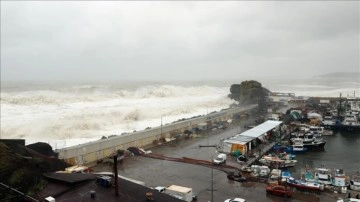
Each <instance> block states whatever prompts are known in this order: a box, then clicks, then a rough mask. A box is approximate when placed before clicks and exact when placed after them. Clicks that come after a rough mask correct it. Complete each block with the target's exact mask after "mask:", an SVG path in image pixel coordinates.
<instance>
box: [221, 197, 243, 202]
mask: <svg viewBox="0 0 360 202" xmlns="http://www.w3.org/2000/svg"><path fill="white" fill-rule="evenodd" d="M224 202H247V201H246V200H245V199H242V198H233V199H226V200H225V201H224Z"/></svg>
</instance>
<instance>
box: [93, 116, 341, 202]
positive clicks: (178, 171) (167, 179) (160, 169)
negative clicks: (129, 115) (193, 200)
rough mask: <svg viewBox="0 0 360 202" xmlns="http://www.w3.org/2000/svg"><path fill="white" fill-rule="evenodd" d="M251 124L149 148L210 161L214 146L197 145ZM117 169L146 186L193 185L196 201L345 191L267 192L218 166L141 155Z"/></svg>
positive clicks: (314, 199) (327, 197) (311, 198)
mask: <svg viewBox="0 0 360 202" xmlns="http://www.w3.org/2000/svg"><path fill="white" fill-rule="evenodd" d="M254 124H255V120H254V118H252V117H250V118H249V119H247V120H246V121H241V123H240V124H233V126H231V127H229V128H228V129H226V130H221V129H216V130H211V131H209V132H208V133H206V134H202V137H199V138H192V139H187V140H182V141H179V142H173V143H172V144H166V145H160V146H156V147H154V148H152V149H151V151H152V152H153V153H156V154H163V155H165V156H170V157H188V158H194V159H201V160H209V161H211V160H212V159H213V157H214V156H216V153H215V148H213V147H199V145H217V144H219V142H220V140H221V139H224V138H227V137H231V136H233V135H236V134H238V133H241V132H243V131H244V130H245V129H244V126H247V125H254ZM226 163H227V164H228V165H234V166H239V164H238V163H237V162H236V161H235V158H231V157H230V156H229V157H228V159H227V162H226ZM239 167H240V166H239ZM93 169H94V171H95V172H100V171H111V170H112V166H111V165H106V164H99V165H97V166H95V167H94V168H93ZM118 172H119V174H120V175H123V176H125V177H129V178H132V179H136V180H140V181H143V182H145V183H146V186H149V187H155V186H170V185H172V184H175V185H180V186H185V187H192V188H193V190H194V192H195V193H197V196H198V201H200V202H203V201H204V202H207V201H214V202H222V201H224V200H225V199H229V198H235V197H240V198H245V199H247V200H248V201H250V202H255V201H257V202H262V201H272V202H280V201H281V202H282V201H293V202H297V201H308V202H318V201H324V202H331V201H336V199H337V198H338V197H344V194H343V195H340V194H331V193H325V192H323V193H321V194H313V193H302V192H296V191H295V192H294V195H293V197H292V198H283V197H279V196H272V195H267V194H266V192H265V188H266V184H264V183H257V182H242V183H240V182H236V181H231V180H228V179H227V177H226V173H225V172H223V171H220V170H217V169H211V168H208V167H204V166H200V165H192V164H186V163H180V162H173V161H165V160H159V159H152V158H146V157H141V156H132V157H127V158H125V159H124V160H123V162H122V163H121V164H119V166H118ZM212 179H213V180H212ZM120 189H121V187H120Z"/></svg>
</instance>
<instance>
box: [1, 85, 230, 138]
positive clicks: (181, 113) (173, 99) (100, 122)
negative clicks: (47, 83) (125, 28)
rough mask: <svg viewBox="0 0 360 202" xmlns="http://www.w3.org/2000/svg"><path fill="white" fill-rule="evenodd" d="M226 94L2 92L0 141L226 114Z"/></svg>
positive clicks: (165, 88) (108, 131)
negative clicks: (221, 110) (223, 112)
mask: <svg viewBox="0 0 360 202" xmlns="http://www.w3.org/2000/svg"><path fill="white" fill-rule="evenodd" d="M228 91H229V89H228V88H221V87H213V86H192V87H184V86H176V85H147V86H142V87H139V88H134V89H123V88H121V87H116V86H115V87H114V86H75V87H70V88H69V87H68V88H57V89H51V90H44V89H41V90H27V91H15V92H12V91H5V92H1V107H2V110H1V117H2V120H1V137H3V138H25V139H27V140H30V139H31V140H33V141H49V140H54V139H60V140H61V139H72V138H98V139H99V138H101V136H103V135H105V136H108V135H120V134H121V133H123V132H132V131H134V130H143V129H145V128H146V127H155V126H159V125H160V124H161V121H163V123H169V122H172V121H175V120H178V119H180V118H189V117H192V116H196V115H203V114H206V113H210V112H211V111H218V110H220V109H223V108H227V107H228V106H229V105H230V104H231V103H232V102H233V101H231V100H230V99H229V98H228V97H227V94H228ZM160 119H161V120H160ZM31 142H32V141H31Z"/></svg>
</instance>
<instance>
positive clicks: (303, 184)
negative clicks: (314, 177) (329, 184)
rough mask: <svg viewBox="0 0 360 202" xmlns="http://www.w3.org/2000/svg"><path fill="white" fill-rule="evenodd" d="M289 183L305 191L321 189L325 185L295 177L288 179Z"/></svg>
mask: <svg viewBox="0 0 360 202" xmlns="http://www.w3.org/2000/svg"><path fill="white" fill-rule="evenodd" d="M286 183H287V185H289V186H291V187H295V188H296V189H298V190H304V191H321V190H322V189H323V187H322V186H321V185H320V184H319V183H316V182H307V181H305V180H295V179H294V178H293V177H289V178H287V179H286Z"/></svg>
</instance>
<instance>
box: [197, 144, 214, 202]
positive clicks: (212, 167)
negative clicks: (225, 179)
mask: <svg viewBox="0 0 360 202" xmlns="http://www.w3.org/2000/svg"><path fill="white" fill-rule="evenodd" d="M201 147H214V148H216V147H217V146H216V145H199V148H201ZM213 159H214V156H213V155H212V156H211V161H213ZM208 191H209V190H208ZM210 191H211V202H214V191H216V190H214V164H211V190H210Z"/></svg>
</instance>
